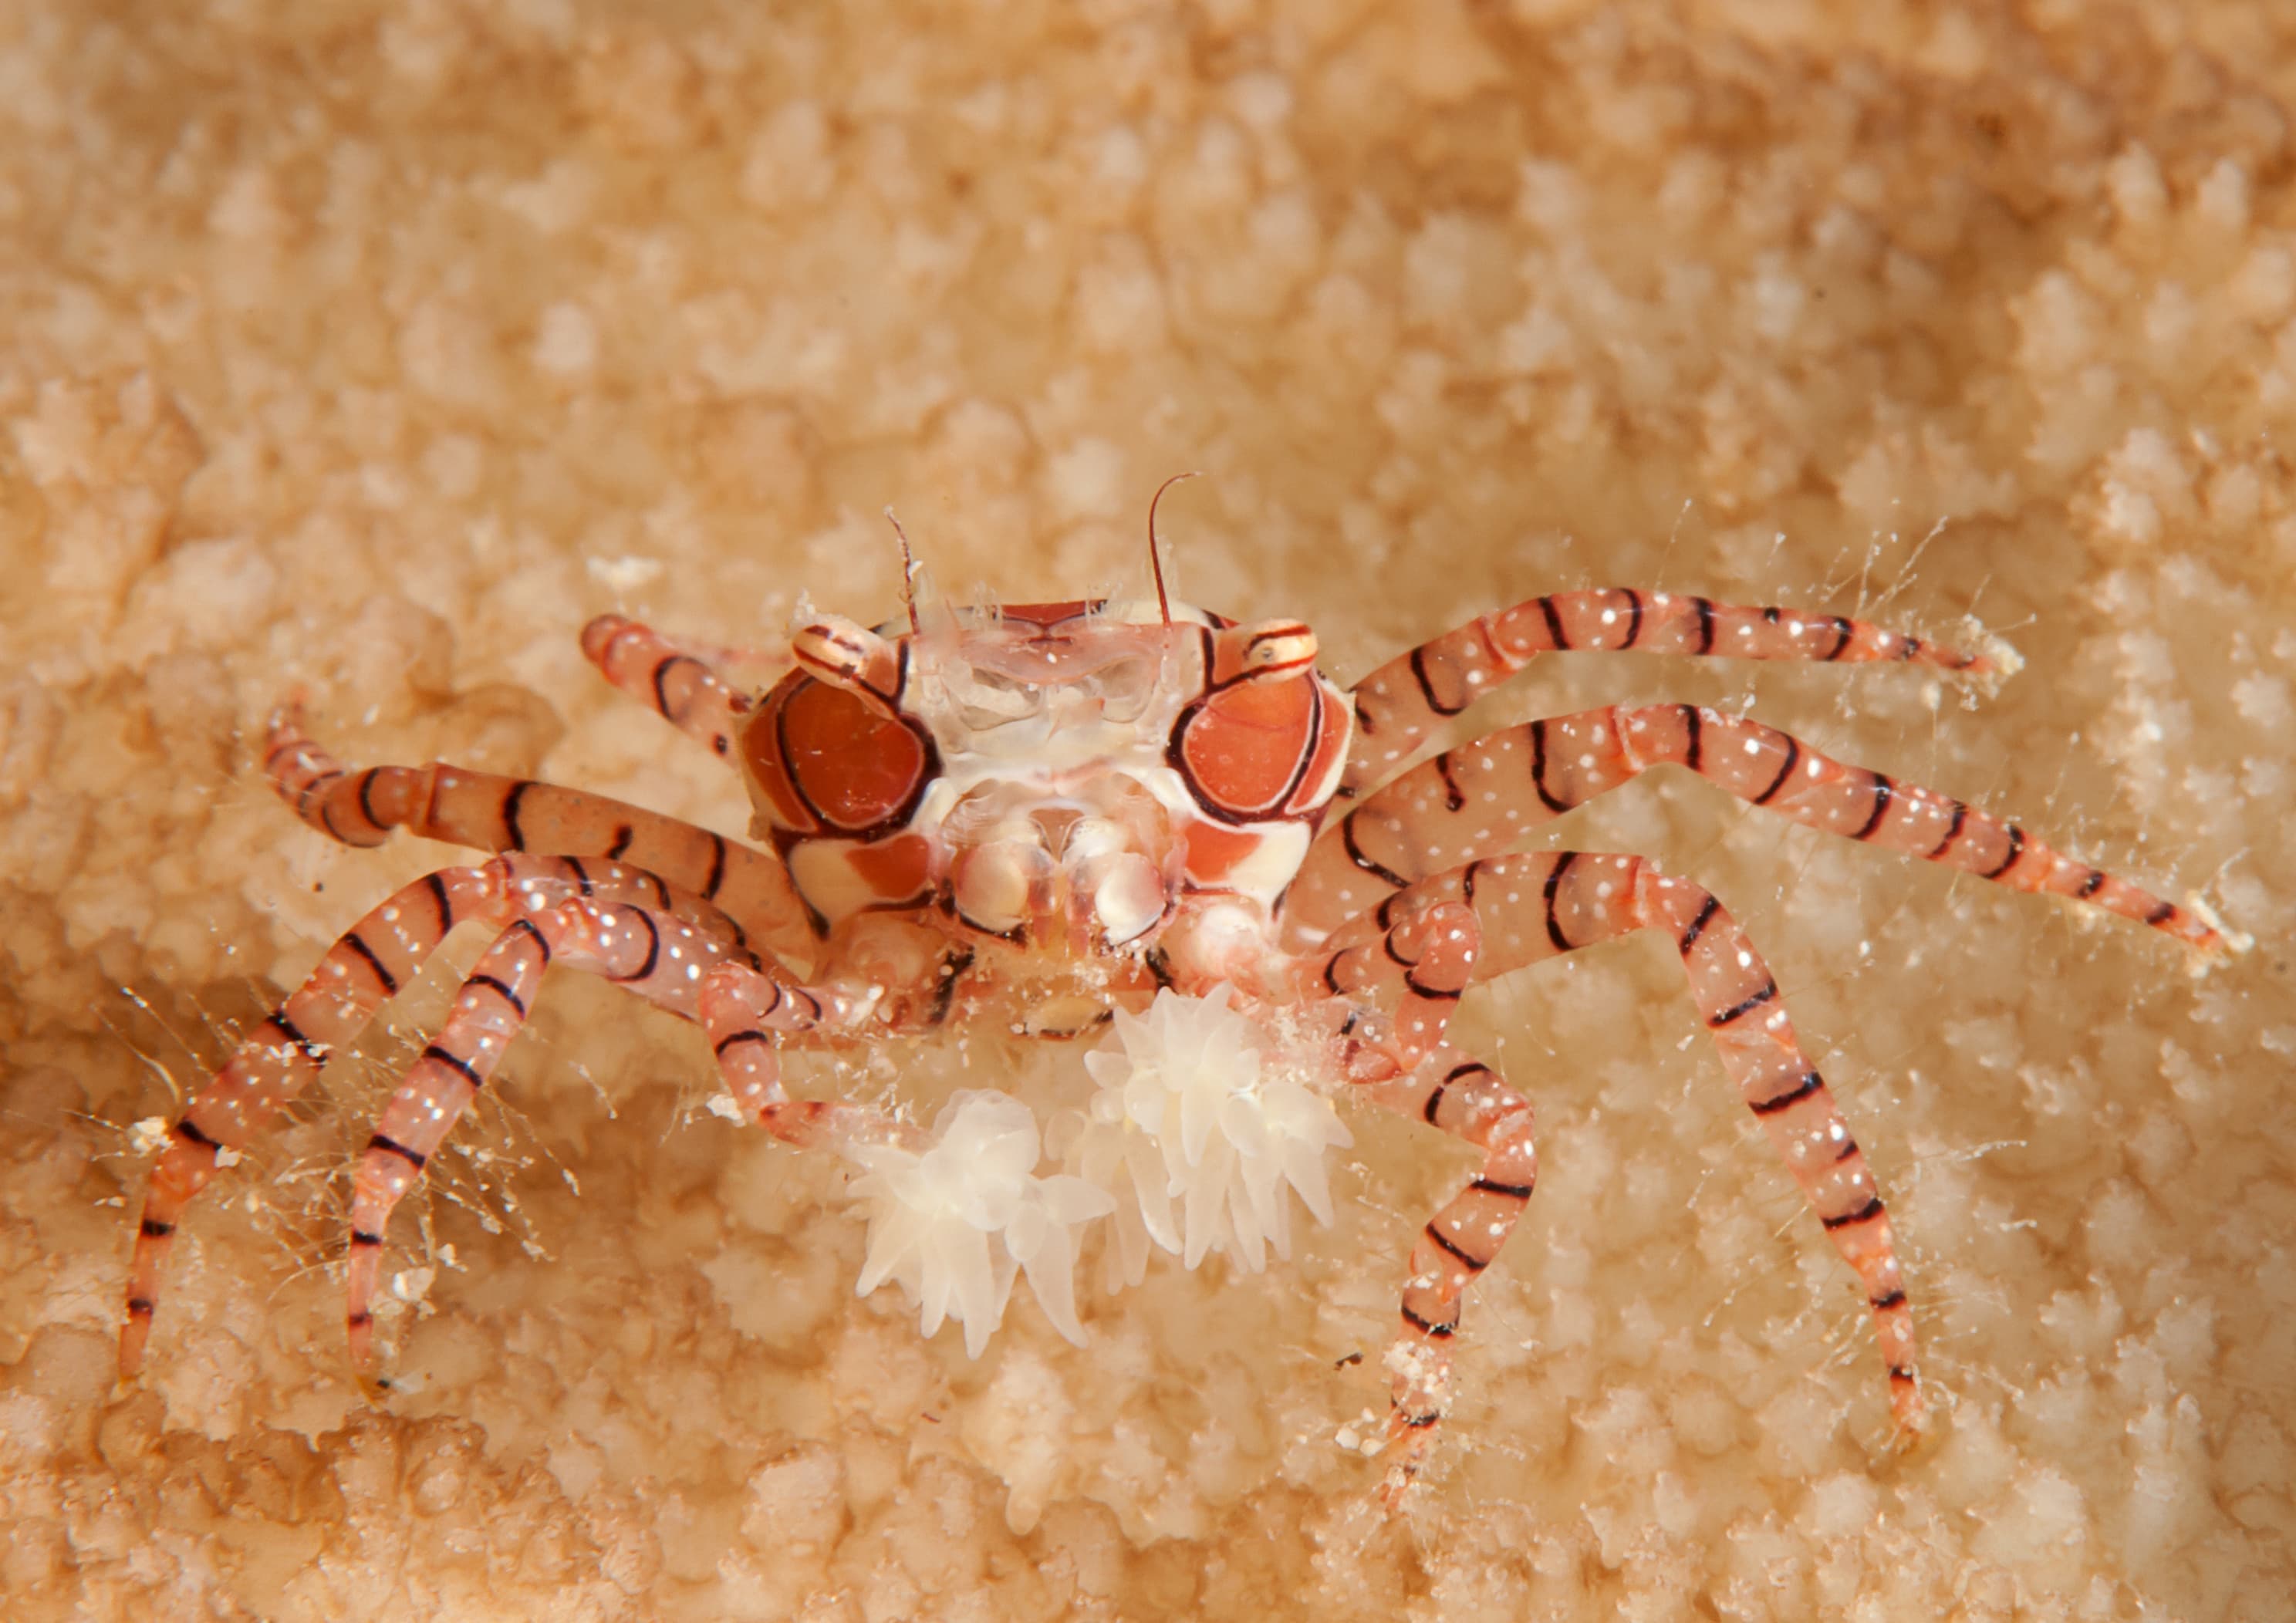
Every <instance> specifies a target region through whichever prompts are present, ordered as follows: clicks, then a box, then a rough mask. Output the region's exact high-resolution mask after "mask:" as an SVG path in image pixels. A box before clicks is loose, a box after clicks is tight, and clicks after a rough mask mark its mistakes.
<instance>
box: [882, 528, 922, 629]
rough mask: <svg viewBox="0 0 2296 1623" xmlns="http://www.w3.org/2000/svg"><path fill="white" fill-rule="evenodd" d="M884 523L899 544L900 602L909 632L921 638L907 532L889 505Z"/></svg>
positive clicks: (913, 567) (914, 572) (914, 568)
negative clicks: (905, 613)
mask: <svg viewBox="0 0 2296 1623" xmlns="http://www.w3.org/2000/svg"><path fill="white" fill-rule="evenodd" d="M885 522H886V523H888V524H890V525H891V526H892V527H893V534H894V535H896V536H898V537H900V542H901V602H903V603H905V604H906V605H907V606H908V611H909V630H910V631H911V632H912V633H913V634H914V635H918V636H922V635H924V627H922V626H921V625H919V624H918V623H917V586H916V580H917V561H916V559H915V558H914V557H913V556H912V555H911V554H910V552H909V532H908V531H907V530H906V529H902V528H901V521H900V520H898V519H897V518H895V517H894V516H893V509H892V505H891V504H890V503H888V504H886V507H885Z"/></svg>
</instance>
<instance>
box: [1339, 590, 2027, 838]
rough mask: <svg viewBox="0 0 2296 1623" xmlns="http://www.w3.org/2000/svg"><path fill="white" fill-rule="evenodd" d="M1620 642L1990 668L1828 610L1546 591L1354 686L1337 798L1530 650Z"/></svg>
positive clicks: (1377, 773)
mask: <svg viewBox="0 0 2296 1623" xmlns="http://www.w3.org/2000/svg"><path fill="white" fill-rule="evenodd" d="M1629 649H1632V650H1634V651H1636V652H1640V653H1667V654H1686V655H1689V656H1691V657H1693V658H1696V657H1701V656H1708V655H1710V656H1712V657H1713V658H1716V659H1724V660H1816V661H1819V662H1821V663H1826V662H1839V663H1841V664H1845V665H1859V664H1868V663H1872V662H1874V661H1877V660H1888V661H1893V662H1896V663H1900V664H1902V663H1906V662H1908V661H1910V662H1912V663H1914V664H1917V665H1929V666H1934V667H1938V668H1942V669H1945V670H1955V671H1969V672H1972V673H1974V674H1978V675H1983V674H1985V673H1987V672H1989V671H1991V670H1992V669H1993V668H1994V667H1993V665H1992V663H1991V662H1990V661H1989V660H1987V659H1986V658H1985V657H1984V656H1983V655H1981V654H1967V653H1958V652H1955V651H1954V650H1952V649H1950V648H1943V647H1939V645H1938V644H1937V643H1931V642H1925V641H1923V639H1922V638H1920V637H1917V636H1908V635H1906V634H1904V633H1902V632H1897V631H1890V630H1887V629H1885V628H1884V627H1880V626H1876V625H1873V624H1871V623H1870V622H1868V621H1866V620H1857V619H1847V618H1845V617H1844V616H1841V615H1839V614H1816V613H1812V612H1810V611H1807V610H1802V609H1772V608H1759V609H1758V608H1751V607H1747V606H1744V605H1742V604H1738V603H1718V602H1714V601H1713V600H1712V599H1710V598H1705V597H1684V596H1680V595H1677V594H1671V593H1667V592H1637V591H1635V590H1633V589H1632V588H1630V587H1620V588H1618V589H1616V590H1611V591H1587V592H1557V593H1554V594H1553V595H1551V596H1547V597H1534V598H1532V599H1531V600H1530V601H1529V602H1521V603H1517V604H1515V605H1514V607H1513V608H1511V609H1502V610H1500V611H1498V612H1497V613H1496V614H1486V615H1482V616H1480V618H1478V619H1472V620H1470V621H1468V622H1467V623H1466V624H1465V625H1464V626H1462V627H1458V628H1457V629H1456V630H1455V631H1447V632H1445V633H1444V634H1443V635H1441V636H1439V637H1437V638H1435V639H1434V640H1433V641H1432V642H1428V643H1421V644H1420V645H1419V646H1418V647H1416V648H1415V649H1413V650H1412V651H1411V652H1408V653H1406V654H1403V655H1401V656H1399V657H1398V658H1396V659H1393V660H1389V661H1388V662H1387V663H1386V664H1384V665H1382V666H1381V667H1380V668H1378V669H1377V670H1374V672H1372V673H1371V675H1369V676H1365V678H1364V679H1363V680H1362V681H1361V682H1358V683H1357V684H1356V686H1355V708H1356V736H1355V742H1354V743H1353V744H1351V745H1350V746H1349V753H1348V765H1347V771H1346V774H1345V775H1344V776H1343V777H1342V778H1341V786H1340V791H1339V792H1340V798H1341V799H1352V798H1356V797H1358V796H1361V795H1363V794H1365V792H1367V791H1369V790H1371V789H1372V788H1373V787H1374V785H1376V784H1377V783H1380V782H1381V781H1382V780H1383V779H1385V778H1387V777H1390V776H1391V775H1393V774H1394V773H1395V772H1396V771H1397V770H1398V769H1399V768H1400V767H1401V766H1404V765H1405V763H1406V762H1408V761H1409V760H1410V759H1411V758H1413V757H1414V756H1415V755H1417V754H1418V753H1419V751H1420V749H1421V746H1422V745H1423V744H1424V743H1425V742H1427V740H1428V738H1429V737H1430V736H1431V735H1432V734H1435V733H1437V732H1439V731H1440V730H1441V728H1442V727H1443V726H1444V725H1445V724H1446V723H1447V722H1448V721H1449V720H1450V719H1451V717H1454V716H1456V715H1458V714H1459V712H1460V711H1462V710H1464V709H1466V708H1467V707H1468V706H1469V705H1470V704H1472V703H1473V702H1474V701H1476V700H1478V699H1480V698H1481V697H1482V696H1483V695H1484V694H1485V693H1488V692H1490V691H1491V689H1492V688H1494V687H1496V686H1497V684H1500V683H1501V682H1504V681H1505V680H1506V679H1507V678H1508V677H1509V676H1513V675H1514V674H1515V673H1516V672H1517V671H1520V670H1521V669H1522V668H1523V667H1524V666H1526V665H1528V664H1529V663H1530V661H1531V660H1534V659H1536V658H1537V657H1538V655H1540V654H1543V653H1556V652H1570V651H1574V650H1584V651H1587V652H1599V653H1624V652H1627V651H1628V650H1629Z"/></svg>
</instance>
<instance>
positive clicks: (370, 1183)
mask: <svg viewBox="0 0 2296 1623" xmlns="http://www.w3.org/2000/svg"><path fill="white" fill-rule="evenodd" d="M687 901H690V898H674V897H672V898H655V897H650V896H645V895H644V891H643V888H642V887H639V886H635V885H630V884H615V885H609V884H606V883H601V884H599V885H597V886H595V887H594V889H592V890H590V891H589V892H588V893H586V894H581V895H576V896H571V897H567V898H562V899H561V900H559V901H558V902H557V904H556V905H555V906H545V907H542V908H540V909H538V910H536V911H529V912H527V913H525V914H524V915H523V916H521V917H520V918H519V919H517V920H516V922H513V923H512V924H511V925H510V927H509V928H508V929H507V930H504V931H503V933H502V934H501V935H500V936H498V937H496V939H495V942H494V945H493V946H491V947H488V949H487V950H486V952H485V953H484V954H482V955H480V958H479V961H478V963H476V964H474V965H473V966H472V968H471V974H470V976H469V978H468V979H466V980H464V981H463V987H462V990H461V992H460V993H459V994H457V996H455V1004H454V1007H453V1011H452V1012H450V1013H449V1014H448V1016H447V1021H446V1024H445V1025H443V1026H442V1027H440V1028H439V1034H438V1036H437V1037H433V1038H432V1039H431V1040H430V1043H429V1044H428V1045H426V1046H425V1047H424V1048H423V1050H422V1055H421V1056H420V1057H419V1058H417V1059H416V1060H415V1062H414V1064H412V1065H411V1066H409V1067H408V1068H407V1070H406V1077H405V1078H403V1079H402V1080H401V1081H400V1083H399V1086H398V1090H397V1091H396V1092H395V1093H393V1094H391V1096H390V1101H389V1103H388V1104H386V1105H385V1106H384V1107H383V1110H382V1113H381V1116H380V1117H379V1118H378V1119H377V1120H376V1122H375V1127H374V1133H373V1136H372V1137H371V1138H369V1139H368V1141H367V1146H366V1149H365V1151H364V1152H362V1153H361V1154H360V1156H359V1160H358V1168H357V1174H356V1176H355V1177H354V1179H353V1183H352V1189H351V1213H350V1252H349V1257H348V1266H347V1267H346V1269H345V1274H344V1295H343V1314H344V1324H345V1327H346V1329H347V1331H348V1337H349V1341H350V1350H351V1360H352V1363H353V1365H354V1366H355V1367H356V1368H357V1369H358V1371H359V1372H360V1373H361V1374H362V1375H363V1376H366V1377H368V1378H370V1379H372V1378H373V1372H374V1370H375V1367H376V1354H375V1347H374V1314H373V1303H374V1296H375V1291H376V1289H377V1286H378V1285H379V1284H380V1283H381V1275H382V1248H383V1236H384V1234H385V1233H386V1232H387V1231H388V1229H389V1223H390V1214H391V1212H392V1210H393V1209H395V1208H396V1207H397V1206H398V1202H399V1201H401V1200H403V1199H404V1198H405V1197H406V1194H407V1193H408V1192H409V1191H410V1190H412V1189H413V1188H414V1186H415V1185H416V1184H418V1183H419V1182H421V1180H422V1174H423V1170H424V1168H426V1167H427V1166H428V1165H429V1163H430V1158H431V1157H432V1156H433V1155H435V1154H437V1153H438V1151H439V1145H440V1144H442V1143H445V1142H446V1139H447V1134H448V1133H450V1132H451V1131H453V1130H454V1127H455V1122H456V1121H457V1120H459V1119H461V1117H462V1114H463V1111H464V1110H466V1109H467V1108H469V1106H470V1103H471V1101H472V1100H473V1099H475V1098H477V1097H478V1095H479V1094H480V1093H481V1092H483V1091H484V1090H485V1088H486V1087H487V1086H488V1084H489V1083H490V1082H492V1080H493V1079H494V1075H495V1070H496V1067H497V1066H499V1065H500V1064H501V1062H502V1057H503V1053H504V1050H505V1049H507V1048H508V1047H509V1045H510V1043H511V1039H512V1038H513V1037H516V1036H517V1035H518V1033H519V1031H520V1029H521V1028H523V1027H524V1025H525V1024H526V1021H527V1014H528V1011H529V1010H530V1009H531V1008H532V1007H533V1004H534V998H535V995H536V993H537V992H538V991H539V990H540V989H541V986H542V976H543V971H545V969H547V968H549V967H550V966H551V965H552V964H553V963H555V964H559V965H562V966H564V967H567V968H571V969H578V970H583V971H587V972H588V973H590V974H594V975H596V976H599V977H600V978H602V979H603V980H608V981H611V983H613V984H614V985H616V986H619V987H621V988H625V989H627V990H628V991H631V992H635V993H636V994H637V995H638V996H641V997H643V998H644V999H645V1000H646V1001H647V1002H649V1003H651V1004H655V1005H656V1006H658V1007H660V1008H664V1009H667V1010H668V1011H669V1012H672V1013H674V1014H679V1015H683V1016H684V1017H685V1018H686V1019H687V1020H695V1019H698V1018H699V1008H700V995H701V984H702V981H703V979H704V978H705V977H706V976H708V975H709V972H710V971H713V970H714V969H716V968H717V967H718V966H719V965H721V964H725V963H738V964H741V965H742V967H743V968H744V969H745V970H750V969H751V967H752V966H751V962H750V959H749V956H748V955H747V953H746V952H745V951H744V950H743V949H742V948H741V947H736V946H735V945H734V943H733V942H732V941H731V940H729V939H726V936H725V935H724V934H723V933H722V932H713V931H711V930H709V929H708V928H707V927H706V926H704V925H701V924H699V923H697V922H694V920H693V918H692V917H682V916H680V914H679V913H678V912H673V911H670V910H669V909H670V907H671V906H676V905H677V904H678V903H679V902H687ZM684 911H685V912H686V913H687V914H691V913H692V912H693V909H692V908H691V907H690V906H687V907H686V908H685V909H684ZM383 1384H387V1383H383Z"/></svg>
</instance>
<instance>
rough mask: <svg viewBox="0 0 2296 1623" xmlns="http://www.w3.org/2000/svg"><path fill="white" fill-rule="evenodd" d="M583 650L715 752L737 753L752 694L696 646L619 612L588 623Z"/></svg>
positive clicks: (634, 695)
mask: <svg viewBox="0 0 2296 1623" xmlns="http://www.w3.org/2000/svg"><path fill="white" fill-rule="evenodd" d="M582 653H583V656H584V657H585V658H586V659H587V660H589V661H590V663H592V664H593V665H595V666H596V667H597V668H599V669H600V670H601V671H603V672H604V673H605V677H606V680H607V681H609V682H611V683H612V684H614V685H615V686H616V687H618V688H619V689H621V690H622V692H624V693H627V694H629V695H630V696H631V697H632V698H633V699H642V700H644V701H645V702H646V703H648V704H650V705H652V707H653V708H654V712H655V714H657V715H659V716H660V717H661V718H662V719H663V720H665V721H667V722H668V723H669V724H670V725H672V726H674V727H676V729H677V730H678V731H679V732H681V733H683V734H685V735H686V736H687V737H688V738H691V739H693V740H694V741H695V742H698V743H700V744H701V745H703V746H704V747H705V748H707V749H708V750H709V751H710V752H711V753H712V754H714V755H717V756H721V757H723V756H727V755H730V754H731V753H732V752H733V748H734V739H735V738H736V737H738V736H739V735H740V733H741V726H742V718H743V717H746V716H747V715H748V714H749V713H750V698H749V696H748V695H747V694H745V693H741V692H739V691H738V690H736V689H735V688H734V686H733V684H730V683H728V682H727V681H726V679H725V678H724V677H723V676H719V675H718V674H717V672H716V671H715V670H713V669H712V668H710V667H709V664H708V662H707V661H705V660H703V659H702V658H701V656H700V654H699V653H698V652H696V651H695V650H694V649H693V648H692V647H691V646H688V645H686V644H684V643H674V642H672V641H670V640H669V638H668V637H666V636H664V635H661V634H660V632H658V631H656V630H654V629H653V628H652V627H650V626H642V625H640V624H639V623H638V622H637V621H635V620H632V619H623V618H622V617H621V616H620V615H619V614H602V615H600V616H598V618H597V619H594V620H592V621H591V622H590V623H589V624H588V625H586V626H585V627H582Z"/></svg>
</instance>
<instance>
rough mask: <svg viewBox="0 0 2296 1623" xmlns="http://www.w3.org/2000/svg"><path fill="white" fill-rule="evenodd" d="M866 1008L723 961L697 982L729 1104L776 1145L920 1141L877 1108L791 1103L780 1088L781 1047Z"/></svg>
mask: <svg viewBox="0 0 2296 1623" xmlns="http://www.w3.org/2000/svg"><path fill="white" fill-rule="evenodd" d="M872 1007H873V1000H868V1001H865V1000H864V999H862V998H858V997H856V996H854V995H852V994H851V993H849V992H847V991H844V990H841V989H837V988H829V987H818V986H816V987H806V986H799V985H795V984H793V983H791V982H789V981H785V980H781V979H778V978H777V977H775V976H773V975H769V974H766V973H763V972H761V971H758V969H757V968H756V967H755V966H753V965H750V964H745V963H739V962H730V961H729V962H727V963H722V964H720V965H719V966H718V967H717V970H716V971H714V972H713V973H711V974H710V975H709V976H708V977H706V978H705V979H704V980H703V982H702V984H701V990H700V994H699V1015H698V1018H699V1019H700V1020H701V1026H702V1029H703V1030H704V1031H706V1032H707V1033H708V1034H709V1046H710V1047H711V1049H713V1050H714V1051H715V1052H716V1053H717V1069H718V1070H719V1072H720V1073H721V1074H722V1075H723V1076H724V1077H725V1078H726V1087H727V1088H728V1089H729V1090H731V1092H732V1093H733V1095H734V1100H735V1101H736V1102H738V1103H739V1104H740V1105H741V1107H742V1111H743V1112H744V1113H745V1114H747V1115H749V1116H750V1117H751V1118H752V1119H755V1120H756V1121H757V1123H758V1126H760V1127H764V1128H765V1129H766V1131H767V1132H768V1133H771V1134H772V1135H774V1136H775V1137H776V1138H778V1139H780V1140H781V1141H782V1142H783V1143H786V1144H790V1145H792V1146H795V1147H798V1148H806V1147H808V1146H812V1145H816V1144H828V1145H832V1146H838V1145H844V1144H849V1143H858V1142H862V1141H864V1140H867V1141H872V1142H880V1143H889V1142H899V1143H910V1142H921V1140H919V1139H918V1136H917V1135H916V1134H915V1133H914V1130H912V1129H908V1128H905V1127H899V1126H897V1125H896V1124H895V1123H894V1122H893V1121H892V1120H891V1119H890V1118H888V1117H885V1116H883V1115H881V1114H880V1113H878V1112H877V1111H870V1110H865V1109H863V1108H862V1107H861V1106H858V1105H851V1104H839V1103H834V1102H824V1101H822V1100H816V1099H792V1098H791V1097H790V1095H789V1092H788V1090H787V1089H786V1088H784V1087H783V1086H782V1073H781V1058H780V1054H781V1050H782V1049H783V1048H784V1047H787V1046H790V1045H793V1044H797V1043H802V1042H806V1041H808V1040H818V1038H819V1037H821V1036H822V1035H823V1034H824V1033H826V1032H830V1031H833V1030H836V1029H841V1028H850V1027H851V1026H852V1025H854V1024H855V1023H857V1021H860V1020H862V1019H864V1018H865V1017H866V1016H867V1015H868V1014H869V1013H870V1012H872Z"/></svg>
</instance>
